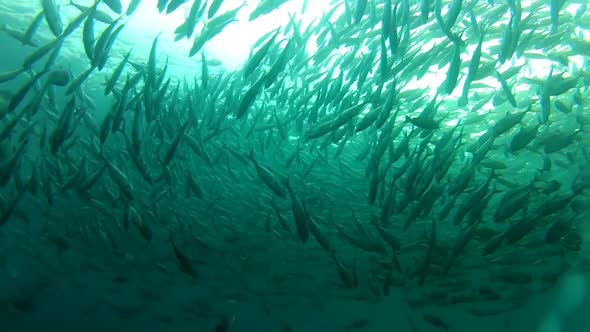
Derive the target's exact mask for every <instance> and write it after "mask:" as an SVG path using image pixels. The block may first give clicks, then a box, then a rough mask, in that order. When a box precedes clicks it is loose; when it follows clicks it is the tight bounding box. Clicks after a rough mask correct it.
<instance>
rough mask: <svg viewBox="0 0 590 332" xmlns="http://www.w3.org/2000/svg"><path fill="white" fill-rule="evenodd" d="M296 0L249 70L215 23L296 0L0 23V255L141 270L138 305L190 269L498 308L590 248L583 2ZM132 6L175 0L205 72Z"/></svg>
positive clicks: (228, 289)
mask: <svg viewBox="0 0 590 332" xmlns="http://www.w3.org/2000/svg"><path fill="white" fill-rule="evenodd" d="M307 1H310V0H306V1H303V4H302V6H301V8H300V10H299V12H293V13H290V14H289V20H288V21H287V22H283V23H282V25H280V26H276V27H275V28H274V29H273V30H271V31H264V35H262V36H260V38H259V39H258V41H257V42H256V43H255V44H254V46H253V48H252V50H251V52H250V56H249V57H248V59H247V60H246V62H245V63H244V65H243V66H242V67H241V68H240V69H239V70H227V69H223V67H220V66H215V64H216V63H215V62H216V60H217V59H208V58H207V55H206V52H205V50H206V48H207V44H208V42H209V41H211V40H212V39H214V38H216V36H218V35H220V34H221V33H222V32H223V31H224V29H226V27H228V26H230V25H232V24H235V22H236V21H237V19H236V17H237V14H238V13H239V12H242V11H249V13H250V14H249V16H248V19H249V20H250V21H254V20H257V19H260V18H262V17H264V16H266V15H273V13H274V12H275V11H276V10H277V9H280V8H281V6H282V5H283V4H284V3H285V2H287V1H285V0H282V1H276V0H261V1H259V2H258V3H257V4H256V5H254V6H252V5H251V4H250V5H247V4H246V3H247V2H244V3H243V4H239V5H236V6H231V5H228V4H227V3H224V1H223V0H209V1H208V0H158V1H155V0H154V1H148V0H143V1H142V0H131V1H130V2H128V3H127V2H123V3H122V2H121V0H102V1H101V0H97V1H96V2H94V1H92V2H90V1H88V2H84V1H81V0H80V1H79V3H77V2H71V3H69V4H67V3H65V2H64V3H62V4H61V5H59V4H58V3H57V2H56V0H41V1H39V4H38V6H37V8H38V11H37V12H31V13H26V14H27V15H28V16H29V17H30V20H29V24H28V25H26V26H14V25H7V24H4V25H3V26H2V27H1V31H2V33H4V34H5V35H7V36H9V37H10V38H13V39H15V40H16V41H18V42H19V43H20V44H22V54H23V56H22V65H21V66H19V67H15V68H12V69H10V70H6V71H4V72H1V73H0V186H1V187H0V231H1V232H0V234H1V238H2V240H1V242H2V244H0V250H1V251H2V253H3V256H9V255H13V253H14V252H18V253H19V255H24V256H27V257H29V259H32V260H34V261H36V262H38V263H39V264H41V265H42V266H43V269H44V270H45V271H44V273H45V274H48V275H49V276H51V277H52V278H68V280H69V279H72V280H75V279H76V278H77V277H76V275H77V274H76V273H72V271H76V270H85V271H92V273H94V274H96V275H98V276H99V278H102V279H105V280H111V281H112V284H113V289H114V290H113V292H117V289H118V287H120V288H124V287H128V285H129V284H137V285H144V287H145V288H150V289H151V293H150V294H151V295H149V294H148V295H146V294H145V292H144V293H142V294H143V295H144V297H143V298H142V308H141V309H139V310H143V309H144V308H145V307H149V306H156V305H157V303H158V301H159V300H160V298H161V297H162V296H164V295H162V294H159V295H157V296H155V295H154V294H152V293H154V292H156V293H157V292H158V291H157V290H158V289H160V288H161V287H166V286H164V285H167V284H188V285H189V286H188V287H196V288H198V287H206V288H207V289H214V290H215V294H216V301H219V302H223V301H238V302H239V301H240V299H244V298H253V297H254V298H260V299H264V300H261V302H264V303H267V304H266V305H267V306H269V307H273V310H279V309H276V308H274V306H277V305H272V303H286V302H288V301H291V300H290V299H292V298H300V301H304V302H306V301H307V302H310V303H315V304H317V303H320V304H321V303H322V300H323V299H324V298H327V297H331V298H346V299H354V300H358V301H367V302H373V301H374V302H379V301H380V300H382V299H383V298H385V297H388V296H389V295H390V292H392V291H394V290H395V291H399V294H402V296H403V301H404V302H406V303H407V304H408V306H409V307H410V308H415V310H417V311H420V310H421V308H423V307H425V306H432V307H437V306H438V307H447V306H456V307H459V308H462V309H464V310H466V311H467V312H469V313H470V314H472V315H474V316H494V315H499V314H501V313H503V312H507V311H510V310H514V309H517V308H521V307H524V306H526V304H527V301H528V299H530V298H531V297H532V296H534V295H536V294H541V293H544V292H547V291H548V290H550V289H552V287H553V286H555V285H556V283H557V282H558V280H559V279H560V277H561V276H563V275H564V274H565V273H567V272H568V271H588V270H590V261H589V260H588V241H589V240H590V218H589V216H590V201H589V196H588V190H587V188H588V186H590V166H589V158H590V155H589V153H588V149H587V146H588V144H590V135H589V134H590V133H588V132H587V130H588V129H587V128H588V125H589V123H590V95H589V94H588V86H589V85H590V71H587V69H588V68H590V62H589V61H590V12H589V11H587V10H586V7H587V2H586V1H584V0H551V1H527V2H525V1H524V0H522V1H521V0H487V1H485V0H334V1H332V3H331V4H330V6H329V7H326V8H325V11H324V12H323V15H321V16H318V17H317V18H315V19H314V20H312V21H311V23H309V24H305V25H304V24H303V23H302V19H301V18H302V17H303V16H304V15H305V12H306V6H307ZM9 6H10V5H9ZM66 6H69V7H71V8H68V11H69V12H70V13H71V12H72V10H73V9H72V8H75V9H76V15H75V16H71V15H68V16H66V15H64V13H63V11H64V8H65V7H66ZM141 6H157V8H158V11H159V12H160V15H162V16H164V15H168V14H170V13H173V12H175V11H179V10H184V11H185V13H186V15H185V20H184V22H180V23H179V25H178V27H177V28H176V29H175V35H174V36H173V39H175V40H177V41H180V40H184V39H186V40H189V41H190V42H191V43H192V47H191V48H190V49H187V50H186V56H187V58H186V59H187V60H183V61H192V62H197V61H198V62H199V63H200V64H201V65H200V66H201V68H200V70H198V71H196V72H186V73H184V76H178V75H173V74H171V73H170V71H169V70H168V57H167V52H166V49H163V48H162V47H160V45H159V40H160V38H162V36H161V35H156V36H146V38H150V40H152V38H153V42H152V43H151V49H150V50H149V55H147V54H146V56H145V59H147V61H142V60H137V58H135V54H136V53H137V52H139V50H138V49H131V48H129V49H123V50H121V46H120V43H118V37H119V35H120V34H121V32H122V31H124V30H125V28H126V21H127V19H128V18H129V17H131V16H132V15H134V12H135V11H136V10H137V8H139V7H141ZM566 9H567V10H566ZM66 17H67V18H66ZM66 44H67V45H76V46H75V47H78V48H79V49H80V50H83V53H82V54H84V56H85V58H83V59H76V60H75V61H79V62H81V63H83V66H84V67H85V68H86V69H85V70H83V71H80V72H72V71H71V70H68V69H67V68H68V62H70V61H73V59H71V58H69V57H68V56H67V55H66V54H64V48H65V47H66V46H65V45H66ZM309 45H314V46H315V47H314V48H313V50H310V48H309ZM68 47H72V46H68ZM115 49H116V50H117V52H118V54H122V55H123V56H122V57H119V56H114V55H113V54H115V52H114V51H113V50H115ZM119 51H120V52H119ZM142 59H143V58H142ZM539 63H544V64H546V66H547V67H546V69H547V70H546V71H542V70H539V68H537V66H538V64H539ZM539 73H541V74H539ZM93 77H100V78H101V79H102V77H105V81H104V84H103V86H100V87H99V88H97V87H93V89H94V92H92V93H90V92H89V89H90V86H89V85H90V83H89V78H93ZM97 89H98V90H97ZM96 91H100V94H101V95H102V94H104V96H100V97H101V98H106V99H101V100H100V102H97V99H96V98H95V95H96ZM105 100H106V101H108V102H105ZM48 248H49V249H48ZM48 251H51V252H55V253H57V254H56V255H55V254H49V253H48ZM474 275H477V279H478V281H477V282H474V281H473V278H474ZM73 283H74V284H76V283H75V282H73ZM78 284H80V283H78ZM81 284H83V282H82V283H81ZM269 285H270V286H269ZM148 286H149V287H148ZM80 287H82V286H80ZM138 287H141V286H138ZM318 290H320V291H318ZM200 301H201V302H207V301H209V302H210V301H215V300H212V299H211V298H210V297H208V298H207V299H206V300H200ZM193 302H194V301H193ZM19 303H20V302H19V301H18V300H14V299H10V298H9V299H3V300H2V305H0V307H2V308H6V307H11V308H17V309H18V310H26V308H28V307H27V306H20V305H18V304H19ZM268 303H271V304H268ZM315 304H314V308H316V305H315ZM186 306H187V307H189V306H195V304H194V303H187V304H186ZM197 306H199V308H200V311H201V312H200V314H201V315H203V317H212V316H215V317H218V316H219V315H218V313H217V312H215V310H214V305H213V304H211V303H209V304H203V303H199V304H197ZM112 307H113V310H115V311H120V312H124V313H121V317H128V315H133V312H135V311H134V309H133V308H131V309H130V308H126V309H121V308H120V307H118V306H117V305H115V304H113V305H112ZM278 307H279V308H280V305H278ZM19 308H21V309H19ZM179 310H180V309H179ZM269 310H270V309H269ZM314 310H318V309H314ZM184 311H187V310H184ZM197 315H199V314H197ZM216 315H217V316H216ZM159 316H160V317H161V320H162V321H164V322H167V323H169V324H173V323H174V320H175V319H176V317H175V315H173V314H164V313H162V314H160V315H159ZM421 317H422V320H423V321H424V323H425V324H427V325H430V326H432V327H434V328H436V329H440V330H444V331H448V330H452V326H450V325H449V322H448V321H446V320H445V319H443V318H441V317H439V316H437V315H436V314H433V313H429V312H428V311H425V312H424V313H423V315H422V316H421ZM369 323H370V322H369V321H368V320H365V319H360V320H356V321H353V322H350V323H349V325H348V326H347V327H346V328H348V329H360V328H363V327H364V326H366V325H368V324H369ZM236 324H239V321H236V320H235V317H233V316H231V315H224V316H223V317H222V319H221V320H220V322H219V323H218V324H217V325H216V326H215V329H214V330H215V331H231V329H232V326H235V325H236ZM412 324H413V323H412ZM281 329H282V330H283V331H290V330H291V328H290V327H289V323H288V322H287V321H284V320H282V321H281ZM414 329H415V327H414Z"/></svg>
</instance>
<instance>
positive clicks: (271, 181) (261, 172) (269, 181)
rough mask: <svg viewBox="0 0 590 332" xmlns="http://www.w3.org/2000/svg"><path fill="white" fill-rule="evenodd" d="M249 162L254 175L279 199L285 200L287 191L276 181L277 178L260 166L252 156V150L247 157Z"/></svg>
mask: <svg viewBox="0 0 590 332" xmlns="http://www.w3.org/2000/svg"><path fill="white" fill-rule="evenodd" d="M249 158H250V161H252V163H253V164H254V167H255V168H256V173H257V174H258V177H259V178H260V179H261V180H262V182H263V183H264V184H265V185H266V186H267V187H268V188H269V189H270V190H271V191H272V192H273V193H274V194H275V195H277V196H278V197H280V198H287V189H286V188H285V186H284V185H283V184H282V183H281V182H280V181H279V180H278V177H277V176H276V175H275V174H274V173H273V172H272V171H271V170H270V169H268V168H267V167H265V166H263V165H261V164H260V163H259V162H258V161H257V160H256V157H255V156H254V148H252V149H250V155H249Z"/></svg>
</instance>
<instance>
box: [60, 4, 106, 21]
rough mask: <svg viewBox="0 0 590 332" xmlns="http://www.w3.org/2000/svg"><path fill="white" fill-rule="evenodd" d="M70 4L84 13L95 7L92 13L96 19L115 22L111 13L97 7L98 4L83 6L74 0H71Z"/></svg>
mask: <svg viewBox="0 0 590 332" xmlns="http://www.w3.org/2000/svg"><path fill="white" fill-rule="evenodd" d="M105 3H106V2H105ZM70 6H74V7H76V8H77V9H78V10H79V11H80V12H82V13H84V12H87V11H88V10H90V9H91V8H93V9H91V10H92V11H93V14H92V15H93V18H94V19H95V20H97V21H99V22H102V23H104V24H111V23H113V18H112V17H111V16H110V15H109V14H107V13H105V12H103V11H102V10H98V9H96V6H92V7H87V6H82V5H79V4H77V3H75V2H74V1H73V0H70Z"/></svg>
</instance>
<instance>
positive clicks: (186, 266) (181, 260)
mask: <svg viewBox="0 0 590 332" xmlns="http://www.w3.org/2000/svg"><path fill="white" fill-rule="evenodd" d="M168 239H169V241H170V245H171V246H172V250H173V251H174V257H175V258H176V265H177V266H178V269H179V270H180V271H181V272H182V273H184V274H186V275H188V276H189V277H191V278H193V279H196V278H197V272H196V270H195V268H194V267H193V264H192V263H191V261H190V259H189V258H188V256H186V254H185V253H184V252H182V251H181V250H180V248H179V247H178V246H177V245H176V242H175V241H174V237H173V236H172V232H170V235H169V236H168Z"/></svg>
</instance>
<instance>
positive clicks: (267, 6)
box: [248, 0, 287, 21]
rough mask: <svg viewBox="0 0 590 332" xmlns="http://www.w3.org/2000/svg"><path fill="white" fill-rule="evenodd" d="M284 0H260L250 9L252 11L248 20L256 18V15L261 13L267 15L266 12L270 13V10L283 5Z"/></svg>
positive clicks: (258, 15) (285, 0)
mask: <svg viewBox="0 0 590 332" xmlns="http://www.w3.org/2000/svg"><path fill="white" fill-rule="evenodd" d="M285 2H287V0H262V1H260V2H259V3H258V4H257V6H256V8H255V9H254V11H252V13H251V14H250V16H249V18H248V21H254V20H255V19H257V18H258V17H260V16H262V15H267V14H269V13H271V12H272V11H274V10H276V9H277V8H279V7H280V6H281V5H283V4H284V3H285Z"/></svg>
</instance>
